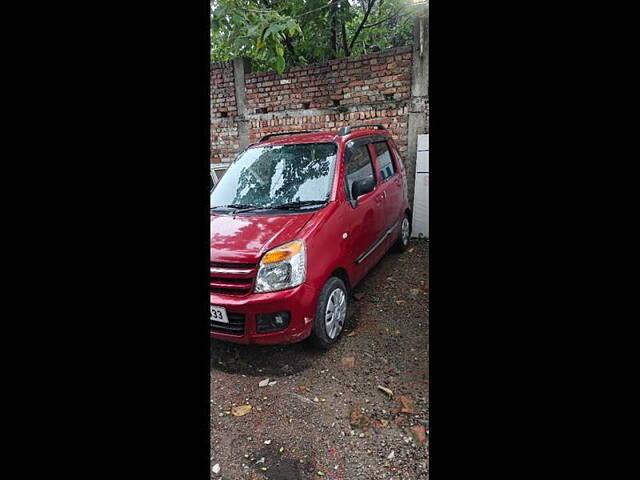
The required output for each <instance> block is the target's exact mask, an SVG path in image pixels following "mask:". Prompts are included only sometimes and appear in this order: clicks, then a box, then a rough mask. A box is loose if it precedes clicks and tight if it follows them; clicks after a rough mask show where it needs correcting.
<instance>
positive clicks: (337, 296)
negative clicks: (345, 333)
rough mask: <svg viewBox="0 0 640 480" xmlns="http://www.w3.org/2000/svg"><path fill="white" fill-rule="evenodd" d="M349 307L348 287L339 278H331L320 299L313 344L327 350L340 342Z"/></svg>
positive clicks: (314, 326)
mask: <svg viewBox="0 0 640 480" xmlns="http://www.w3.org/2000/svg"><path fill="white" fill-rule="evenodd" d="M348 306H349V296H348V295H347V287H346V286H345V284H344V282H343V281H342V280H340V279H339V278H338V277H331V278H330V279H329V280H327V283H325V285H324V287H323V288H322V292H321V293H320V298H319V299H318V306H317V307H316V316H315V319H314V322H313V331H312V335H311V337H312V341H313V343H315V344H316V345H317V346H319V347H320V348H325V349H327V348H330V347H331V346H332V345H333V344H334V343H336V342H337V341H338V338H340V334H341V333H342V330H343V328H344V322H345V319H346V318H347V308H348Z"/></svg>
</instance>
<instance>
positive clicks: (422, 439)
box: [411, 425, 427, 445]
mask: <svg viewBox="0 0 640 480" xmlns="http://www.w3.org/2000/svg"><path fill="white" fill-rule="evenodd" d="M411 433H412V434H413V438H414V440H415V441H416V443H421V444H422V445H426V443H427V432H426V430H425V428H424V426H422V425H415V426H413V427H411Z"/></svg>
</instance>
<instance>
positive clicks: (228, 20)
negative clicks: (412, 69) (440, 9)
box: [211, 0, 415, 73]
mask: <svg viewBox="0 0 640 480" xmlns="http://www.w3.org/2000/svg"><path fill="white" fill-rule="evenodd" d="M414 15H415V5H414V4H413V3H411V2H410V0H212V2H211V60H212V61H225V60H231V59H233V58H236V57H240V56H244V57H248V58H250V59H251V60H252V63H253V68H254V70H257V71H266V70H271V69H273V70H275V71H276V72H278V73H282V72H283V71H284V69H285V68H286V67H290V66H294V65H300V64H306V63H316V62H324V61H327V60H331V59H334V58H341V57H346V56H350V55H360V54H363V53H370V52H372V51H378V50H384V49H386V48H391V47H398V46H402V45H407V44H409V43H411V40H412V25H413V18H414Z"/></svg>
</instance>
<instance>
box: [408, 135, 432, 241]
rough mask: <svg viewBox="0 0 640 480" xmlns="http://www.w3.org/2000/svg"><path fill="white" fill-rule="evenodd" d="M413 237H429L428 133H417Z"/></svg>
mask: <svg viewBox="0 0 640 480" xmlns="http://www.w3.org/2000/svg"><path fill="white" fill-rule="evenodd" d="M412 226H413V229H412V230H413V233H412V236H413V237H419V236H424V237H427V238H429V135H428V134H427V135H418V158H417V159H416V183H415V189H414V194H413V225H412Z"/></svg>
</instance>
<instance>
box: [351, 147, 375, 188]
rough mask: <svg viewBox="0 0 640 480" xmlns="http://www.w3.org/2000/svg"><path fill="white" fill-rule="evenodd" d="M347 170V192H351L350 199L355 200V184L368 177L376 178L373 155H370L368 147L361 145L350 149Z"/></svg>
mask: <svg viewBox="0 0 640 480" xmlns="http://www.w3.org/2000/svg"><path fill="white" fill-rule="evenodd" d="M346 168H347V171H346V180H347V191H348V192H349V198H351V200H353V198H352V195H351V191H352V190H351V188H352V187H353V182H355V181H356V180H362V179H364V178H367V177H371V178H374V175H373V165H372V164H371V155H370V154H369V148H368V147H367V145H362V144H361V145H357V146H355V147H353V148H350V149H349V151H348V152H347V158H346Z"/></svg>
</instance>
